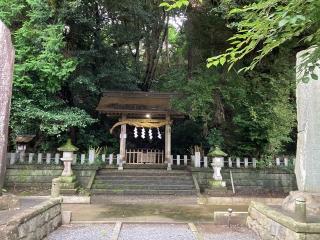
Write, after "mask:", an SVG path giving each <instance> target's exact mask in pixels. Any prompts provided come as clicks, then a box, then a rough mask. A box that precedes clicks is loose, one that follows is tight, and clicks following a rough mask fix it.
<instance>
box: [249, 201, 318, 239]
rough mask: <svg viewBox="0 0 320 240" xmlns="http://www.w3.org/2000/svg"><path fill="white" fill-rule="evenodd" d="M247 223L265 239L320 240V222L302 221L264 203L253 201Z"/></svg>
mask: <svg viewBox="0 0 320 240" xmlns="http://www.w3.org/2000/svg"><path fill="white" fill-rule="evenodd" d="M247 225H248V227H249V228H250V229H252V230H253V231H254V232H255V233H256V234H257V235H259V237H260V238H261V239H263V240H269V239H270V240H271V239H272V240H302V239H303V240H319V239H320V223H300V222H297V221H295V219H294V218H292V217H290V216H288V215H285V214H284V213H282V212H281V211H279V210H278V211H277V210H276V209H273V208H271V207H268V206H266V205H264V204H262V203H258V202H252V203H251V204H250V207H249V212H248V218H247Z"/></svg>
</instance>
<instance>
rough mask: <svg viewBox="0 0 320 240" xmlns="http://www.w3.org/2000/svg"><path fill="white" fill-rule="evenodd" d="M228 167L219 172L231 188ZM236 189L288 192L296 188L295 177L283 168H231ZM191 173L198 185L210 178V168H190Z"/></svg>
mask: <svg viewBox="0 0 320 240" xmlns="http://www.w3.org/2000/svg"><path fill="white" fill-rule="evenodd" d="M229 170H230V169H228V168H222V170H221V174H222V177H223V180H224V181H226V183H227V187H228V189H231V180H230V172H229ZM231 171H232V176H233V182H234V186H235V190H236V191H242V192H248V193H250V192H266V190H268V191H277V192H283V193H289V192H290V191H294V190H296V189H297V184H296V178H295V175H294V173H293V172H292V171H288V170H286V169H285V168H284V169H273V168H270V169H252V168H250V169H249V168H242V169H231ZM192 174H193V175H195V176H196V177H197V180H198V183H199V185H200V187H201V188H202V189H203V188H205V187H206V186H207V183H208V179H212V169H203V168H202V169H197V168H192Z"/></svg>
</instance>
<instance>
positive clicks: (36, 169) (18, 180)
mask: <svg viewBox="0 0 320 240" xmlns="http://www.w3.org/2000/svg"><path fill="white" fill-rule="evenodd" d="M72 169H73V172H74V173H75V175H76V176H77V181H78V182H79V184H80V186H81V187H83V188H86V187H87V185H88V182H89V180H90V177H91V175H92V174H93V173H95V171H96V169H97V167H96V166H77V165H75V166H72ZM62 170H63V166H61V165H59V166H56V165H37V164H33V165H30V164H26V165H23V164H16V165H12V166H9V167H8V168H7V172H6V178H5V187H6V188H12V187H16V188H24V187H26V188H28V187H38V188H50V187H51V181H52V179H53V178H56V177H59V176H61V173H62Z"/></svg>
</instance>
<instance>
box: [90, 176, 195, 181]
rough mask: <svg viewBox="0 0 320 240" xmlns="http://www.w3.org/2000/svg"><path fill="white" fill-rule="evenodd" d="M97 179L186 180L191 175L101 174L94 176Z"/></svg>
mask: <svg viewBox="0 0 320 240" xmlns="http://www.w3.org/2000/svg"><path fill="white" fill-rule="evenodd" d="M95 179H97V180H105V181H109V180H127V181H131V180H140V181H162V180H166V181H174V180H179V181H187V180H190V179H191V176H175V177H174V176H101V175H97V176H96V178H95Z"/></svg>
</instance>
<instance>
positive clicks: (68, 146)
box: [58, 138, 78, 177]
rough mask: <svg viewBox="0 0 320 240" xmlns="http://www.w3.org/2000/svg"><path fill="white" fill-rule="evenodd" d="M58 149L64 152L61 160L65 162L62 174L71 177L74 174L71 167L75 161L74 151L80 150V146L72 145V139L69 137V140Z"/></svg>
mask: <svg viewBox="0 0 320 240" xmlns="http://www.w3.org/2000/svg"><path fill="white" fill-rule="evenodd" d="M58 151H61V152H62V158H61V161H62V162H63V165H64V169H63V172H62V174H61V176H63V177H70V176H72V175H73V172H72V169H71V163H72V161H73V152H75V151H78V148H77V147H75V146H74V145H72V143H71V139H70V138H69V139H68V140H67V142H66V143H65V144H64V145H62V146H61V147H59V148H58Z"/></svg>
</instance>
